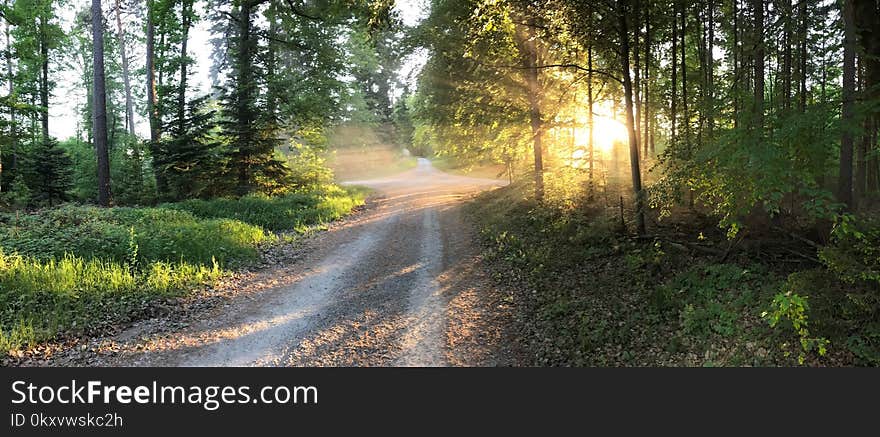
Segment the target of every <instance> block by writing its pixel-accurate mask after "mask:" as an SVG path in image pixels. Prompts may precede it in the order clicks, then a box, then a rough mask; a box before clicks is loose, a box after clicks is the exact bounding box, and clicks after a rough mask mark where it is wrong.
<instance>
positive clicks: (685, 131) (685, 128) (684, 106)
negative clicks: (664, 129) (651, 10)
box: [679, 1, 691, 150]
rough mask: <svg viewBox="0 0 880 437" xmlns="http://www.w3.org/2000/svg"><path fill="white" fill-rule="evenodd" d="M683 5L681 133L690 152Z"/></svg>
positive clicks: (684, 12)
mask: <svg viewBox="0 0 880 437" xmlns="http://www.w3.org/2000/svg"><path fill="white" fill-rule="evenodd" d="M679 5H681V6H680V7H681V116H682V120H681V121H682V123H681V132H682V135H684V141H685V145H686V146H687V148H688V150H690V145H689V144H688V142H689V141H690V138H688V136H689V135H690V122H691V119H690V114H689V113H688V96H687V50H686V49H687V46H686V43H685V37H686V36H687V6H686V5H685V4H684V1H681V2H679Z"/></svg>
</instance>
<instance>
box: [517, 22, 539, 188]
mask: <svg viewBox="0 0 880 437" xmlns="http://www.w3.org/2000/svg"><path fill="white" fill-rule="evenodd" d="M524 32H525V40H524V41H522V42H521V44H520V45H521V46H522V47H523V49H524V53H522V62H523V67H524V72H525V82H526V94H527V96H526V97H527V99H528V102H529V124H530V125H531V130H532V148H533V154H534V162H535V169H534V174H535V199H536V200H537V201H539V202H540V201H542V200H543V199H544V160H543V158H544V156H543V155H544V147H543V143H542V138H541V135H542V132H541V130H542V128H543V126H542V121H541V96H540V79H539V77H538V68H537V66H538V50H537V43H536V38H535V30H534V22H530V24H529V25H527V26H524Z"/></svg>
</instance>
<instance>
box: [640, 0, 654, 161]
mask: <svg viewBox="0 0 880 437" xmlns="http://www.w3.org/2000/svg"><path fill="white" fill-rule="evenodd" d="M650 75H651V0H645V74H644V82H645V89H644V94H643V96H644V97H643V99H644V108H643V112H644V114H645V125H644V132H645V135H644V141H645V142H644V145H643V146H642V148H643V149H644V154H645V156H644V157H643V159H648V157H649V156H650V155H651V153H652V152H653V147H652V144H651V143H652V141H651V139H652V135H651V81H650Z"/></svg>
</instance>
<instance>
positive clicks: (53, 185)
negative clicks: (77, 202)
mask: <svg viewBox="0 0 880 437" xmlns="http://www.w3.org/2000/svg"><path fill="white" fill-rule="evenodd" d="M24 167H25V168H24V175H25V183H26V184H27V187H28V190H29V193H30V200H31V203H34V204H47V205H49V206H54V205H57V204H58V203H60V202H64V201H68V200H70V190H71V188H73V162H72V161H71V159H70V156H68V154H67V152H66V151H64V149H62V148H61V147H60V146H59V145H58V141H56V140H55V139H54V138H50V139H48V140H47V141H43V142H40V143H39V144H38V145H37V147H36V148H35V149H34V150H32V151H31V152H30V153H29V154H28V157H27V159H26V161H25V166H24Z"/></svg>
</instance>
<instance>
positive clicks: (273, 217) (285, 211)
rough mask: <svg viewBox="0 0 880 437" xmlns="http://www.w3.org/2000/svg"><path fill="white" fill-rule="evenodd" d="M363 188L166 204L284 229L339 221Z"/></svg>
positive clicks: (359, 199)
mask: <svg viewBox="0 0 880 437" xmlns="http://www.w3.org/2000/svg"><path fill="white" fill-rule="evenodd" d="M365 195H366V192H365V191H364V190H362V189H357V188H350V189H342V188H339V187H336V186H332V187H329V188H326V189H323V190H320V191H310V192H305V193H294V194H288V195H285V196H280V197H266V196H247V197H242V198H238V199H214V200H187V201H184V202H179V203H174V204H168V205H165V206H166V207H167V208H170V209H175V210H181V211H187V212H189V213H191V214H193V215H194V216H196V217H199V218H227V219H233V220H238V221H241V222H243V223H247V224H250V225H253V226H259V227H261V228H263V229H266V230H269V231H273V232H280V231H286V230H291V229H294V230H298V231H302V230H304V229H305V228H307V227H310V226H314V225H318V224H322V223H326V222H329V221H333V220H337V219H339V218H340V217H343V216H344V215H346V214H348V213H349V212H350V211H351V209H352V208H354V207H356V206H358V205H361V204H363V201H364V197H365Z"/></svg>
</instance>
